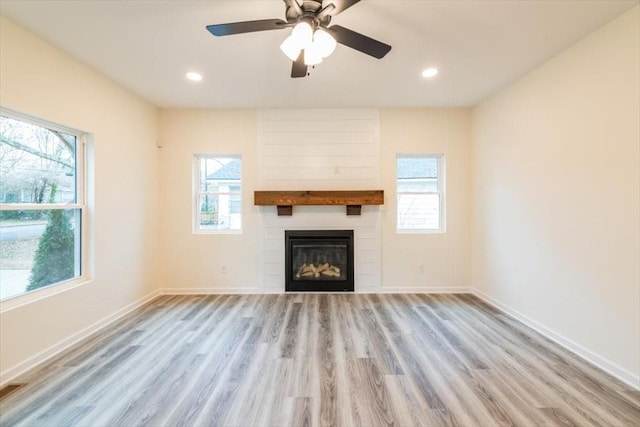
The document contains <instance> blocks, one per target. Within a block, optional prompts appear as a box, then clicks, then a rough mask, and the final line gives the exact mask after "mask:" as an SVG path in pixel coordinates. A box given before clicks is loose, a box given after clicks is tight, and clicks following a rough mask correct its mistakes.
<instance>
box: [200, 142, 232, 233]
mask: <svg viewBox="0 0 640 427" xmlns="http://www.w3.org/2000/svg"><path fill="white" fill-rule="evenodd" d="M194 163H195V167H194V187H195V191H194V194H195V197H194V232H195V233H216V232H224V231H239V230H241V229H242V158H241V157H240V156H220V157H218V156H208V155H197V156H195V160H194Z"/></svg>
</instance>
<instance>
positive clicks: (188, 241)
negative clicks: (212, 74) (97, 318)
mask: <svg viewBox="0 0 640 427" xmlns="http://www.w3.org/2000/svg"><path fill="white" fill-rule="evenodd" d="M325 116H326V114H325ZM160 123H161V132H160V133H161V138H162V140H163V142H164V147H163V148H162V154H161V157H162V168H161V170H162V177H161V182H162V198H163V201H162V206H163V208H162V224H163V226H162V229H163V236H162V241H163V248H164V253H165V260H166V261H165V265H166V266H167V268H166V270H165V274H164V278H165V279H164V282H163V287H166V288H170V289H172V290H177V289H182V290H184V291H189V292H191V291H196V290H198V291H211V292H216V291H218V292H219V291H238V292H246V291H255V290H257V291H262V290H264V289H265V287H264V284H263V283H262V282H261V281H262V278H261V277H260V268H261V265H262V260H261V253H262V252H261V245H262V244H263V239H262V234H263V233H264V230H263V228H262V218H261V215H263V212H264V214H265V215H268V214H269V211H267V210H266V209H265V210H260V209H259V208H256V207H255V206H253V191H254V190H257V189H263V187H262V186H263V185H266V184H265V183H263V182H260V177H259V175H260V174H259V169H260V167H259V165H258V163H257V159H258V158H259V156H260V153H259V151H260V150H259V149H258V141H257V138H258V126H259V114H258V112H257V111H248V110H168V111H162V112H161V120H160ZM469 131H470V111H469V110H468V109H412V110H383V111H381V112H380V154H381V156H380V165H381V166H380V172H379V173H380V179H379V182H380V183H381V185H380V187H381V188H382V189H383V190H384V191H385V199H386V200H385V206H384V208H383V212H382V227H381V229H382V231H381V234H382V257H381V264H382V265H381V266H380V267H381V269H382V283H381V284H379V283H376V284H375V285H371V284H370V283H366V284H362V285H363V289H364V288H365V287H366V289H367V291H394V290H396V291H402V290H414V291H427V290H433V289H434V288H437V289H440V290H447V289H449V290H456V289H460V288H466V287H467V286H468V282H469V268H468V266H469V263H470V259H469V257H470V255H469V253H470V250H469V175H468V170H469V150H470V133H469ZM347 145H348V144H347ZM345 150H346V148H345ZM398 152H404V153H407V152H411V153H421V152H426V153H428V152H441V153H445V155H446V156H447V193H448V198H447V233H445V234H417V235H407V234H405V235H398V234H396V231H395V211H394V209H395V156H396V153H398ZM195 153H211V154H215V153H227V154H241V155H242V156H243V162H244V163H243V178H244V181H243V212H244V213H245V214H244V215H243V233H242V234H227V235H225V234H222V235H194V234H192V232H191V229H192V211H191V194H192V187H191V185H192V181H191V179H192V174H191V168H192V159H193V155H194V154H195ZM347 154H348V153H347V152H346V151H345V155H347ZM333 155H339V153H333ZM343 169H345V168H341V170H343ZM376 169H377V168H376ZM375 180H378V179H377V178H376V179H375ZM304 182H305V181H301V182H300V183H298V184H297V185H298V187H299V186H300V185H304ZM331 185H332V186H331V188H332V189H333V188H334V187H335V185H336V184H335V182H333V183H332V184H331ZM286 189H287V190H292V189H294V188H286ZM295 189H303V190H304V189H306V188H295ZM314 189H317V188H315V187H314ZM326 209H327V210H326V212H327V215H330V214H332V212H333V211H331V210H330V208H326ZM298 211H299V212H300V211H301V209H298ZM340 212H341V214H340V215H342V216H343V215H344V214H343V213H342V212H343V210H342V209H340ZM300 215H302V214H300ZM294 216H295V214H294ZM301 221H302V220H299V218H298V217H296V220H295V225H296V227H304V225H305V224H304V221H302V222H301ZM398 248H402V250H398ZM222 264H224V265H225V266H226V267H227V272H226V273H221V268H220V267H221V265H222ZM247 266H251V267H249V268H248V267H247ZM420 266H423V268H422V270H423V272H420ZM267 288H268V289H266V290H267V291H274V290H275V289H274V288H273V287H269V286H267ZM357 288H358V284H356V289H357ZM283 290H284V283H282V284H281V288H280V291H283Z"/></svg>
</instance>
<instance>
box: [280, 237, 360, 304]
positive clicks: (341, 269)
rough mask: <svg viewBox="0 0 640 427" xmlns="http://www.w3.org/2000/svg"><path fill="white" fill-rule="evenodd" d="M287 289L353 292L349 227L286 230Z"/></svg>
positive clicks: (291, 290) (351, 239) (290, 290)
mask: <svg viewBox="0 0 640 427" xmlns="http://www.w3.org/2000/svg"><path fill="white" fill-rule="evenodd" d="M284 235H285V269H286V271H285V290H286V291H287V292H305V291H307V292H353V290H354V280H353V277H354V271H353V270H354V263H353V230H286V231H285V232H284Z"/></svg>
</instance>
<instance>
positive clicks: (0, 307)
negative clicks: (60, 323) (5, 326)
mask: <svg viewBox="0 0 640 427" xmlns="http://www.w3.org/2000/svg"><path fill="white" fill-rule="evenodd" d="M91 282H93V279H92V278H90V277H88V276H80V277H76V278H74V279H71V280H67V281H65V282H61V283H58V284H56V285H51V286H47V287H46V288H42V289H37V290H35V291H31V292H27V293H24V294H20V295H15V296H12V297H9V298H7V299H4V300H1V301H0V314H2V313H5V312H7V311H11V310H14V309H16V308H20V307H23V306H25V305H29V304H32V303H34V302H36V301H40V300H43V299H46V298H49V297H51V296H53V295H57V294H60V293H63V292H67V291H70V290H71V289H75V288H77V287H80V286H84V285H86V284H88V283H91Z"/></svg>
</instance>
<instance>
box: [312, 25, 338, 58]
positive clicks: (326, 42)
mask: <svg viewBox="0 0 640 427" xmlns="http://www.w3.org/2000/svg"><path fill="white" fill-rule="evenodd" d="M336 45H337V43H336V39H334V38H333V36H332V35H331V34H329V33H328V32H326V31H325V30H323V29H321V28H318V29H317V30H316V32H315V33H314V34H313V46H314V49H315V50H316V51H317V52H318V53H319V54H320V56H322V57H323V58H326V57H328V56H329V55H331V54H332V53H333V51H334V50H336Z"/></svg>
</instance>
